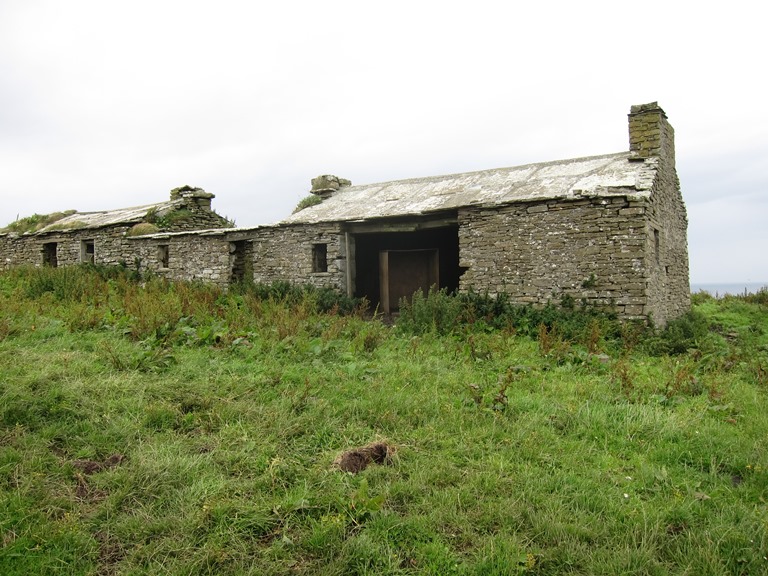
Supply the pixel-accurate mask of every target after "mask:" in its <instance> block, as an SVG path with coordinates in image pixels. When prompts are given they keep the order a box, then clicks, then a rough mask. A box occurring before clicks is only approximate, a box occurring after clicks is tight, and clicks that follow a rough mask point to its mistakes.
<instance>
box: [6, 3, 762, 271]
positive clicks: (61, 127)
mask: <svg viewBox="0 0 768 576" xmlns="http://www.w3.org/2000/svg"><path fill="white" fill-rule="evenodd" d="M761 4H762V3H759V2H756V1H754V2H744V1H740V0H732V1H730V2H717V3H715V2H708V1H700V2H697V3H694V4H690V3H682V2H670V1H668V0H667V1H664V2H656V1H653V0H646V1H644V2H617V1H616V0H612V1H608V2H590V1H589V0H585V1H582V2H573V0H569V1H563V2H559V1H557V2H547V1H541V2H525V3H522V2H521V3H517V2H510V1H508V0H507V1H493V2H491V1H483V0H474V1H473V2H467V1H462V2H452V1H448V0H442V1H439V2H438V1H418V0H410V1H408V2H401V1H399V0H390V1H388V2H383V3H382V2H379V3H372V2H361V1H360V0H357V1H350V2H341V1H336V0H324V1H322V2H320V1H290V0H283V1H282V2H263V1H256V0H254V1H239V0H238V1H235V0H216V1H215V2H214V1H210V2H202V1H195V0H183V1H181V0H151V1H148V0H133V1H131V2H115V1H109V0H55V1H45V0H0V196H1V197H2V203H0V226H3V225H6V224H8V223H10V222H12V221H13V220H15V219H16V218H17V216H19V217H24V216H29V215H31V214H33V213H49V212H54V211H59V210H65V209H76V210H78V211H89V210H100V209H109V208H121V207H126V206H135V205H142V204H150V203H154V202H159V201H162V200H165V199H166V198H167V197H168V194H169V191H170V189H171V188H175V187H177V186H181V185H184V184H190V185H192V186H199V187H202V188H205V190H206V191H208V192H212V193H214V194H216V198H215V199H214V201H213V206H214V208H215V209H216V210H217V211H218V212H219V213H220V214H223V215H225V216H228V217H229V218H233V219H234V220H235V221H236V223H237V224H238V225H239V226H253V225H257V224H266V223H270V222H274V221H277V220H280V219H282V218H284V217H286V216H287V215H289V214H290V212H291V211H292V209H293V208H294V206H295V205H296V204H297V202H298V201H299V200H300V199H301V198H303V197H304V196H306V195H307V192H308V190H309V188H310V180H311V179H312V178H313V177H315V176H317V175H319V174H327V173H331V174H337V175H339V176H341V177H344V178H348V179H350V180H352V182H353V183H357V184H364V183H372V182H379V181H386V180H395V179H402V178H411V177H418V176H431V175H438V174H446V173H455V172H465V171H472V170H482V169H487V168H497V167H506V166H515V165H519V164H526V163H530V162H544V161H550V160H559V159H565V158H573V157H579V156H590V155H595V154H605V153H613V152H620V151H624V150H627V149H628V147H629V144H628V138H627V113H628V112H629V108H630V106H631V105H632V104H641V103H646V102H651V101H658V102H659V104H660V105H661V107H662V108H664V110H665V111H666V113H667V116H668V117H669V121H670V122H671V124H672V125H673V126H674V128H675V131H676V145H677V167H678V173H679V175H680V181H681V186H682V191H683V198H684V200H685V202H686V204H687V207H688V218H689V228H688V244H689V252H690V259H691V281H692V282H694V283H701V282H728V281H740V282H741V281H755V282H756V281H768V225H767V224H766V223H767V222H768V116H766V113H765V108H766V102H768V90H766V86H767V84H768V81H767V80H766V73H765V69H766V62H765V60H766V56H767V55H768V47H767V46H766V44H767V43H766V41H765V32H764V24H765V22H764V18H763V10H762V6H761Z"/></svg>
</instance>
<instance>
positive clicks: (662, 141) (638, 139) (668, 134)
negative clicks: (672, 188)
mask: <svg viewBox="0 0 768 576" xmlns="http://www.w3.org/2000/svg"><path fill="white" fill-rule="evenodd" d="M629 151H630V152H633V155H634V157H635V158H636V159H638V160H640V159H645V158H649V157H651V156H656V157H658V158H660V159H661V160H662V161H665V162H669V163H670V167H672V168H674V166H675V131H674V129H673V128H672V126H671V125H670V124H669V122H667V115H666V114H665V113H664V110H662V109H661V108H660V107H659V103H658V102H650V103H649V104H638V105H635V106H632V108H631V109H630V112H629Z"/></svg>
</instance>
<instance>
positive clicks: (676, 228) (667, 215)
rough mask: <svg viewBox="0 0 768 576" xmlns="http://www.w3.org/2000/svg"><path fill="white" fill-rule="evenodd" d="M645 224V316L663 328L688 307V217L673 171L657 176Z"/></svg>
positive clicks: (689, 298) (689, 294)
mask: <svg viewBox="0 0 768 576" xmlns="http://www.w3.org/2000/svg"><path fill="white" fill-rule="evenodd" d="M647 222H648V223H647V227H648V233H647V236H646V238H647V242H646V251H647V253H648V255H649V257H648V259H647V262H648V263H647V278H648V280H647V283H648V290H647V295H648V305H647V313H648V315H649V316H650V318H651V319H652V321H653V322H654V323H655V324H657V325H659V326H664V325H666V323H667V322H668V321H669V320H672V319H674V318H677V317H678V316H681V315H682V314H684V313H685V312H687V311H688V310H689V309H690V307H691V291H690V290H691V289H690V283H689V271H688V242H687V230H688V217H687V213H686V210H685V205H684V204H683V201H682V197H681V195H680V189H679V185H678V182H677V175H676V174H675V172H674V171H669V170H661V171H660V172H659V176H658V178H657V181H656V184H655V186H654V188H653V190H652V191H651V199H650V202H649V209H648V220H647Z"/></svg>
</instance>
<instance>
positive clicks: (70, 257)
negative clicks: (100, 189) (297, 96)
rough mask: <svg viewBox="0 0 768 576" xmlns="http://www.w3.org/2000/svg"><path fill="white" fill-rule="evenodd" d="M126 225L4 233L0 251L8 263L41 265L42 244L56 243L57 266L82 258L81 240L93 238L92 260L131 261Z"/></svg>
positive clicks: (75, 261) (104, 261)
mask: <svg viewBox="0 0 768 576" xmlns="http://www.w3.org/2000/svg"><path fill="white" fill-rule="evenodd" d="M127 229H128V227H127V226H113V227H110V228H101V229H98V230H75V231H71V232H51V233H48V234H26V235H21V236H16V235H13V234H8V235H6V237H5V246H6V247H3V252H2V253H3V255H4V259H5V265H6V267H7V266H21V265H27V266H42V265H43V245H44V244H49V243H55V244H56V259H57V261H58V266H72V265H74V264H79V263H81V262H82V261H83V259H82V250H83V242H86V241H87V242H93V245H94V255H93V258H94V259H93V261H94V263H95V264H104V265H117V264H127V265H130V264H132V263H133V261H134V254H133V253H132V251H131V248H130V246H128V245H127V243H126V238H125V232H126V231H127ZM0 246H2V245H0Z"/></svg>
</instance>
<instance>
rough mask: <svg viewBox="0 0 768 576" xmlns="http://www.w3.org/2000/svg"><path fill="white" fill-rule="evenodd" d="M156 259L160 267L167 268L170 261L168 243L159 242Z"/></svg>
mask: <svg viewBox="0 0 768 576" xmlns="http://www.w3.org/2000/svg"><path fill="white" fill-rule="evenodd" d="M157 261H158V262H160V268H168V263H169V261H170V249H169V246H168V244H159V245H158V246H157Z"/></svg>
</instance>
